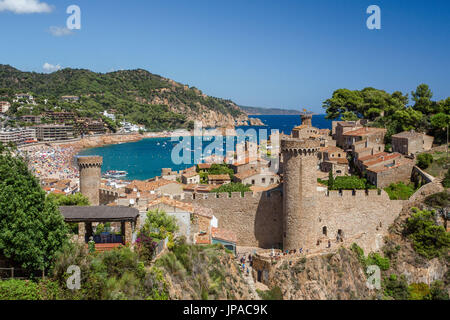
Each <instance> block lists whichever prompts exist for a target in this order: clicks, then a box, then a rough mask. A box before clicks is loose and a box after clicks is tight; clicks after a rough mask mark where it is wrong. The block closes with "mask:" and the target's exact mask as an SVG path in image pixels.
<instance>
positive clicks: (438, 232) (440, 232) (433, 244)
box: [404, 210, 450, 259]
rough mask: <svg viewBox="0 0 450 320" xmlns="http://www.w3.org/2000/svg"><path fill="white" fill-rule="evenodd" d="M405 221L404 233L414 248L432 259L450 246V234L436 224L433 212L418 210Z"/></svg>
mask: <svg viewBox="0 0 450 320" xmlns="http://www.w3.org/2000/svg"><path fill="white" fill-rule="evenodd" d="M415 211H416V212H415V213H413V214H412V216H411V217H410V218H409V219H408V220H407V221H406V228H405V230H404V234H405V235H406V236H407V237H408V238H410V239H411V240H412V242H413V246H414V250H415V251H416V252H417V253H419V254H420V255H422V256H424V257H426V258H428V259H432V258H435V257H439V256H442V255H443V254H445V253H446V252H448V250H449V248H450V234H449V233H447V232H446V231H445V229H444V227H442V226H438V225H436V223H435V221H434V213H433V212H431V211H426V210H424V211H418V210H415Z"/></svg>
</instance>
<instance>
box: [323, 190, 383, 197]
mask: <svg viewBox="0 0 450 320" xmlns="http://www.w3.org/2000/svg"><path fill="white" fill-rule="evenodd" d="M323 195H324V196H326V197H329V198H342V197H344V198H354V197H356V198H366V199H370V198H376V199H378V198H380V197H385V196H387V193H386V192H385V191H383V190H378V189H369V190H328V191H327V192H326V193H323Z"/></svg>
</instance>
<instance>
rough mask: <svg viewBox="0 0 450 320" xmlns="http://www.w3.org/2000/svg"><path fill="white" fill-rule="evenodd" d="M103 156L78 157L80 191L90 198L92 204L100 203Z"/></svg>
mask: <svg viewBox="0 0 450 320" xmlns="http://www.w3.org/2000/svg"><path fill="white" fill-rule="evenodd" d="M102 164H103V158H102V157H100V156H87V157H79V158H78V168H79V170H80V192H81V194H82V195H84V196H86V197H87V198H88V199H89V202H90V203H91V205H92V206H98V205H100V178H101V171H102Z"/></svg>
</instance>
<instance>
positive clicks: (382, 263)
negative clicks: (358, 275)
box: [366, 252, 390, 271]
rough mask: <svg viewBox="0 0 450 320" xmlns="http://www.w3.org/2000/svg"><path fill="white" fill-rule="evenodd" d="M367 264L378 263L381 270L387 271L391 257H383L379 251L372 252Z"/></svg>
mask: <svg viewBox="0 0 450 320" xmlns="http://www.w3.org/2000/svg"><path fill="white" fill-rule="evenodd" d="M366 265H369V266H370V265H377V266H379V267H380V269H381V270H383V271H386V270H388V269H389V267H390V261H389V258H383V257H382V256H380V255H379V254H378V253H373V252H372V253H370V254H369V256H368V257H367V260H366Z"/></svg>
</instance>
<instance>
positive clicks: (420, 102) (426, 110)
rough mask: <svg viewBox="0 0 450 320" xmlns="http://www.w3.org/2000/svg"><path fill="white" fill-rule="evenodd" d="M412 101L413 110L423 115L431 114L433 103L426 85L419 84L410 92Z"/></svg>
mask: <svg viewBox="0 0 450 320" xmlns="http://www.w3.org/2000/svg"><path fill="white" fill-rule="evenodd" d="M411 95H412V99H413V101H414V102H415V104H414V107H413V108H414V110H416V111H420V112H421V113H423V114H430V113H432V112H433V103H432V101H431V98H432V97H433V93H432V92H431V90H430V87H429V86H428V85H427V84H424V83H422V84H420V85H419V86H417V88H416V91H412V92H411Z"/></svg>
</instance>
